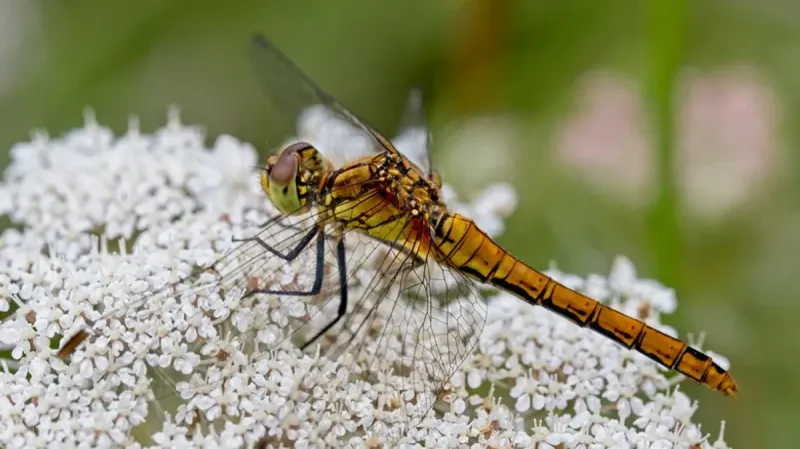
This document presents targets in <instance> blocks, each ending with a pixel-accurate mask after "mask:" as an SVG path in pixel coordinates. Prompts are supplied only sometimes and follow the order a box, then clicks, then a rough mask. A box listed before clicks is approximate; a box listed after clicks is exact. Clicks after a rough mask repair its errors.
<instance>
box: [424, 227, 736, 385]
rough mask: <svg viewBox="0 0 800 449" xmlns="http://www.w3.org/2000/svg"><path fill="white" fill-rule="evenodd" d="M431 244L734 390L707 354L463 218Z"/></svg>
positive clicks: (451, 258)
mask: <svg viewBox="0 0 800 449" xmlns="http://www.w3.org/2000/svg"><path fill="white" fill-rule="evenodd" d="M434 242H435V245H436V246H437V247H438V248H439V250H440V251H441V253H442V256H443V258H445V259H446V262H447V263H448V264H450V265H451V266H453V267H455V268H457V269H459V270H461V271H462V272H464V273H466V274H468V275H470V276H472V277H473V278H476V279H478V280H480V281H481V282H485V283H490V284H492V285H494V286H495V287H498V288H500V289H503V290H505V291H508V292H510V293H512V294H514V295H515V296H517V297H519V298H520V299H522V300H524V301H525V302H528V303H530V304H533V305H537V306H542V307H544V308H546V309H548V310H551V311H553V312H555V313H557V314H559V315H561V316H562V317H564V318H567V319H569V320H570V321H572V322H574V323H576V324H578V325H579V326H582V327H589V328H590V329H592V330H594V331H595V332H598V333H600V334H602V335H604V336H606V337H607V338H609V339H611V340H613V341H614V342H616V343H618V344H620V345H622V346H625V347H626V348H628V349H633V350H636V351H638V352H640V353H642V354H644V355H646V356H647V357H649V358H650V359H652V360H654V361H656V362H658V363H659V364H661V365H663V366H665V367H667V368H669V369H674V370H675V371H678V372H679V373H681V374H684V375H686V376H687V377H690V378H692V379H694V380H696V381H697V382H700V383H702V384H705V385H707V386H708V387H710V388H712V389H715V390H718V391H720V392H722V393H724V394H725V395H729V396H730V395H733V394H735V393H736V391H737V390H738V388H737V386H736V382H735V381H734V380H733V378H732V377H731V376H730V374H728V373H727V372H726V371H725V370H724V369H723V368H722V367H720V366H719V365H718V364H716V363H714V361H713V360H712V359H711V357H709V356H708V355H706V354H703V353H702V352H700V351H698V350H696V349H693V348H691V347H689V345H688V344H686V343H685V342H683V341H681V340H679V339H677V338H673V337H671V336H669V335H667V334H665V333H663V332H661V331H659V330H657V329H655V328H653V327H650V326H648V325H647V324H645V323H644V322H643V321H640V320H638V319H636V318H633V317H630V316H628V315H625V314H624V313H622V312H620V311H618V310H615V309H613V308H611V307H608V306H606V305H604V304H601V303H600V302H598V301H596V300H594V299H592V298H589V297H588V296H585V295H583V294H581V293H578V292H576V291H574V290H572V289H569V288H567V287H565V286H563V285H561V284H559V283H558V282H556V281H554V280H553V279H551V278H550V277H548V276H546V275H544V274H542V273H540V272H539V271H537V270H535V269H533V268H531V267H529V266H528V265H526V264H525V263H523V262H522V261H520V260H518V259H517V258H515V257H514V256H512V255H511V254H509V253H508V251H506V250H505V249H503V248H502V247H501V246H500V245H498V244H497V243H495V242H494V241H493V240H492V239H491V237H489V236H488V235H486V233H484V232H483V231H481V230H480V229H479V228H478V227H477V226H476V225H475V223H474V222H472V220H470V219H468V218H466V217H463V216H461V215H459V214H455V213H446V214H444V215H443V216H442V217H441V219H440V220H439V222H438V223H437V226H436V229H435V233H434Z"/></svg>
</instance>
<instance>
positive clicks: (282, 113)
mask: <svg viewBox="0 0 800 449" xmlns="http://www.w3.org/2000/svg"><path fill="white" fill-rule="evenodd" d="M250 59H251V61H252V64H253V68H254V71H255V74H256V77H257V78H258V79H259V84H260V85H261V87H262V89H263V90H264V91H265V92H266V93H267V96H268V97H269V98H270V99H271V100H272V101H273V103H274V106H275V107H277V109H278V110H277V111H275V114H273V115H275V117H273V120H275V122H276V123H279V124H280V126H279V130H280V132H282V134H283V135H282V136H281V137H282V138H283V139H294V140H296V139H298V138H299V139H302V140H308V141H310V143H311V144H313V145H315V146H316V147H318V148H319V149H320V151H322V152H323V153H324V154H325V155H326V156H328V157H331V158H333V159H334V160H339V162H340V163H341V161H348V160H353V159H355V158H357V157H360V156H365V155H367V154H375V153H379V152H382V151H390V152H396V151H397V150H395V148H394V146H393V145H392V143H391V142H389V140H388V139H386V138H385V137H384V136H382V135H381V134H380V133H378V132H377V131H375V130H374V129H373V128H372V127H370V126H368V125H367V124H366V123H365V122H364V121H363V120H361V119H360V118H359V117H357V116H356V115H355V114H353V113H352V112H350V111H349V110H348V109H347V108H345V107H344V106H342V105H341V104H340V103H339V102H338V101H336V100H335V99H334V98H333V97H332V96H331V95H329V94H327V93H325V91H323V90H322V89H321V88H319V87H318V86H317V85H316V84H314V82H313V81H312V80H311V79H310V78H309V77H308V76H307V75H306V74H305V73H303V71H302V70H300V68H298V67H297V66H296V65H295V64H294V63H293V62H292V61H291V60H290V59H289V58H288V57H287V56H286V55H285V54H283V52H281V51H280V50H279V49H278V48H277V47H275V45H274V44H272V42H270V41H269V40H268V39H267V38H266V37H264V36H263V35H261V34H257V35H255V36H254V37H253V39H252V41H251V44H250ZM337 122H338V123H337ZM323 123H324V125H325V126H320V125H321V124H323ZM296 124H297V126H295V125H296ZM337 124H338V126H337ZM343 141H346V142H347V144H346V145H342V144H338V143H339V142H343ZM331 143H334V145H331ZM331 146H336V148H331Z"/></svg>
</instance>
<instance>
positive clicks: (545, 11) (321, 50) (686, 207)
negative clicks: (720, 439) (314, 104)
mask: <svg viewBox="0 0 800 449" xmlns="http://www.w3.org/2000/svg"><path fill="white" fill-rule="evenodd" d="M798 13H800V4H797V3H794V2H789V1H781V0H765V1H761V2H755V1H753V0H740V1H736V2H731V1H721V0H708V1H704V2H689V1H685V0H666V1H645V2H641V1H634V0H631V1H619V2H596V1H593V0H568V1H559V2H552V1H551V2H544V1H533V0H530V1H525V0H517V1H511V0H426V1H418V0H412V1H406V2H374V1H371V0H353V1H340V2H328V1H324V0H320V1H295V2H282V1H264V0H260V1H251V0H248V1H239V2H238V3H236V4H235V6H233V4H225V3H223V2H218V1H211V0H203V1H201V0H194V1H191V2H190V1H178V0H138V1H136V2H132V1H131V2H105V1H101V0H72V1H69V2H59V1H52V0H49V1H44V0H41V1H33V0H28V1H26V2H15V1H13V0H10V1H9V0H0V148H3V149H5V150H2V151H0V163H2V164H3V165H5V164H6V163H7V160H8V155H7V154H8V152H7V150H8V149H10V148H11V146H12V145H13V144H14V143H15V142H19V141H24V140H27V139H28V136H29V132H30V130H31V129H33V128H46V129H47V130H49V132H50V133H51V134H52V135H60V134H61V133H63V132H65V131H67V130H68V129H70V128H72V127H77V126H82V123H83V116H82V111H83V109H84V107H86V106H91V107H92V108H94V110H95V111H96V113H97V116H98V120H99V121H100V122H101V123H103V124H106V125H109V126H111V127H112V128H114V129H115V130H116V131H117V132H123V131H124V130H125V129H126V127H127V121H128V117H129V115H131V114H136V115H138V116H139V117H141V123H142V125H141V127H142V129H143V130H144V131H152V130H154V129H155V128H157V127H159V126H162V125H163V124H164V123H165V120H166V110H167V107H168V106H169V105H171V104H176V105H179V106H180V107H181V110H182V117H183V120H184V122H185V123H192V124H202V125H203V126H205V127H206V129H207V131H208V136H209V144H211V143H213V141H214V138H215V137H216V136H217V135H219V134H220V133H226V134H233V135H235V136H237V137H238V138H240V139H243V140H246V141H250V142H253V143H254V144H255V145H257V146H258V147H259V149H260V150H262V151H264V150H266V149H267V148H266V145H264V144H263V142H264V141H265V140H267V139H269V138H270V130H269V123H267V122H265V120H264V119H263V117H264V108H265V107H266V106H265V105H266V101H267V100H266V98H265V97H264V95H263V94H262V93H261V92H260V91H259V88H258V86H257V83H256V78H255V76H254V75H253V73H252V70H251V68H250V66H249V65H248V60H247V44H248V39H249V37H250V36H251V34H252V33H253V32H255V31H260V32H263V33H265V34H266V35H267V36H269V37H270V38H271V39H272V40H273V41H274V42H275V43H276V44H277V45H278V47H279V48H281V49H283V50H284V52H286V53H287V54H288V55H290V56H291V57H292V59H294V60H295V61H296V62H297V64H298V65H299V66H300V67H302V68H303V69H304V70H305V71H306V72H307V73H308V74H309V75H310V76H311V77H312V78H313V79H315V80H316V81H317V82H318V83H319V84H320V85H321V86H322V87H323V88H325V89H326V90H328V91H329V92H331V93H332V94H334V96H336V97H337V98H339V99H340V100H341V101H342V103H344V104H346V105H347V106H348V107H349V108H351V109H352V110H354V111H356V112H357V113H359V114H360V115H362V116H364V117H366V118H367V119H368V120H369V121H370V122H371V123H372V124H374V125H375V126H376V127H377V128H378V129H381V130H383V131H384V132H386V133H388V134H389V135H392V132H393V130H395V129H396V126H397V125H398V121H399V118H400V116H401V114H402V111H403V106H404V103H405V100H406V95H407V93H408V90H409V89H410V88H411V87H412V86H420V87H421V88H422V89H423V92H424V95H425V97H426V102H427V113H428V115H429V118H430V121H431V123H432V129H433V133H434V138H435V141H434V144H433V146H432V149H431V152H432V159H433V161H434V164H435V165H436V166H437V167H438V168H439V170H440V171H441V172H442V173H443V176H444V179H445V180H446V182H448V183H449V184H451V185H453V186H455V187H456V188H457V189H458V192H459V194H460V195H461V196H462V197H469V195H470V194H474V193H476V192H477V191H478V190H479V189H481V188H483V187H485V186H487V185H488V184H489V183H492V182H496V181H508V182H510V183H511V184H513V185H514V186H515V188H516V189H517V191H518V192H519V198H520V204H519V208H518V210H517V212H516V213H515V214H514V215H512V217H511V218H510V220H509V221H508V230H507V232H506V233H505V234H504V235H503V236H502V238H501V242H502V243H503V244H505V245H506V246H507V247H509V248H510V249H512V250H513V251H515V252H516V253H517V254H518V255H519V256H520V257H521V258H522V259H524V260H526V261H528V262H529V263H531V264H533V265H534V266H536V267H541V268H546V267H547V266H548V264H549V263H550V261H555V262H557V264H558V267H559V268H560V269H562V270H564V271H567V272H571V273H578V274H582V275H585V274H588V273H607V272H608V270H609V268H610V265H611V261H612V259H613V257H614V256H615V255H618V254H624V255H626V256H628V257H630V258H631V259H632V260H633V261H634V263H635V264H636V266H637V267H638V269H639V270H640V275H642V276H644V277H651V278H655V279H658V280H659V281H661V282H663V283H664V284H666V285H669V286H673V287H675V288H676V290H677V294H678V300H679V307H678V310H677V312H676V314H675V315H672V316H669V317H666V318H665V321H667V323H668V324H670V325H671V326H673V327H674V328H676V329H677V330H678V331H679V332H680V334H681V336H683V337H686V336H687V334H689V333H693V334H694V335H695V336H698V335H699V334H700V333H701V332H705V340H704V348H705V349H711V350H713V351H715V352H718V353H721V354H723V355H725V356H726V357H727V358H728V359H730V361H731V363H732V372H733V374H734V376H735V377H736V379H737V380H738V382H739V385H740V387H741V390H742V391H741V395H740V397H739V398H738V399H736V400H731V399H728V398H725V397H723V396H722V395H720V394H718V393H715V392H712V391H710V390H707V389H705V388H702V387H699V386H696V385H694V384H692V383H690V382H685V383H683V385H682V389H684V391H687V392H688V393H689V394H690V395H691V396H692V397H694V398H697V399H698V400H699V402H700V408H699V411H698V413H697V415H696V416H697V418H698V420H699V421H700V422H702V423H704V428H705V430H706V431H707V432H709V433H711V435H712V439H711V440H712V441H713V440H714V439H715V438H716V435H717V432H718V429H719V422H720V421H721V420H724V421H727V429H726V433H725V437H726V438H725V439H726V440H727V441H728V442H729V443H730V444H732V445H733V446H734V447H738V448H751V447H770V448H777V447H790V442H791V441H793V440H795V438H793V436H794V435H793V432H791V427H792V426H794V425H796V424H795V423H796V421H795V420H796V418H797V416H800V412H797V410H798V406H799V404H800V382H798V380H800V357H798V356H799V355H800V335H798V333H797V328H796V327H795V326H797V319H798V317H799V316H800V302H798V298H797V294H798V287H800V276H798V274H800V272H799V271H798V270H800V268H798V265H795V263H797V260H798V259H797V253H798V251H799V250H800V153H798V151H796V150H794V148H796V147H797V145H798V144H800V127H797V126H792V124H793V122H794V121H795V120H797V118H798V116H800V27H798V26H797V23H796V17H797V15H798Z"/></svg>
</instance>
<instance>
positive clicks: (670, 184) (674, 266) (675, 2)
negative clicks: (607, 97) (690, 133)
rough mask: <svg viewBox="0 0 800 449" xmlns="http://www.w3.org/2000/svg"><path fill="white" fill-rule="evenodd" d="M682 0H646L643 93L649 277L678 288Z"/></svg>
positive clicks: (683, 19) (683, 3)
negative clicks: (649, 162)
mask: <svg viewBox="0 0 800 449" xmlns="http://www.w3.org/2000/svg"><path fill="white" fill-rule="evenodd" d="M685 24H686V2H685V0H651V1H650V2H649V3H648V7H647V17H646V25H647V33H648V35H647V42H648V44H647V46H646V48H647V52H648V73H647V78H646V80H645V89H646V93H645V94H646V98H647V102H648V109H649V115H650V121H651V125H652V128H651V129H652V130H653V138H654V142H655V145H654V146H655V148H656V154H657V158H656V170H655V173H654V174H655V178H656V179H655V186H656V196H655V201H654V203H653V204H652V206H651V208H650V210H649V211H648V217H647V218H648V223H647V228H648V236H649V241H650V247H651V249H652V251H653V260H654V264H655V273H654V274H655V276H656V277H658V278H659V279H662V280H663V281H664V282H666V283H667V284H671V285H674V286H676V287H679V284H680V275H679V270H680V261H681V259H682V254H683V249H682V244H683V238H682V232H681V223H680V217H679V210H680V207H679V206H680V205H679V200H680V199H679V197H678V191H677V183H676V179H675V171H674V170H675V167H676V164H675V129H674V128H675V120H674V118H675V108H674V100H675V80H676V77H677V73H678V70H679V68H680V65H681V60H682V55H683V45H684V31H685Z"/></svg>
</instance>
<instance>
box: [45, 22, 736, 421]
mask: <svg viewBox="0 0 800 449" xmlns="http://www.w3.org/2000/svg"><path fill="white" fill-rule="evenodd" d="M250 56H251V60H252V62H253V65H254V68H255V73H256V74H257V76H258V77H259V84H260V85H261V87H262V88H263V89H264V90H265V91H266V92H267V94H268V96H269V98H270V99H271V100H272V101H273V102H274V104H275V105H277V106H278V108H279V110H281V111H282V113H283V114H285V116H286V117H289V118H290V119H291V120H292V121H294V120H296V117H298V116H300V115H302V114H304V113H305V112H307V111H308V110H309V109H310V108H313V107H316V106H322V107H324V109H325V110H326V111H327V113H329V114H331V115H332V116H333V117H335V118H336V119H337V120H340V121H341V122H342V123H346V124H348V125H349V127H350V128H351V129H353V130H357V132H358V134H359V136H360V138H361V140H359V141H358V143H357V144H358V145H359V146H363V147H364V148H366V149H367V151H366V154H364V155H361V156H359V157H355V158H352V159H351V160H347V161H345V162H343V163H341V164H339V165H338V166H337V165H336V164H335V163H334V162H333V161H332V160H331V159H330V158H329V157H326V153H325V152H324V151H323V150H324V149H322V148H318V146H316V145H313V144H311V143H309V142H307V141H305V140H299V139H295V140H290V141H287V142H286V143H284V144H283V145H281V147H280V148H279V150H280V151H278V152H277V153H275V154H272V155H270V156H269V157H268V159H267V161H266V164H265V166H264V167H263V168H262V169H261V170H260V174H259V180H260V186H261V188H262V190H263V192H264V194H265V196H266V197H267V198H268V199H269V201H270V202H271V204H272V205H273V206H274V208H275V209H276V210H277V212H278V213H277V215H276V216H275V217H273V218H272V219H270V220H269V221H267V223H266V224H264V225H263V227H261V229H260V231H258V232H257V233H255V235H252V236H249V237H244V238H241V239H240V242H239V244H238V245H237V246H236V247H235V248H234V249H232V250H231V251H230V252H229V253H228V254H226V255H224V256H222V257H221V258H220V259H219V260H217V261H216V262H214V263H213V264H212V265H211V266H210V267H209V268H208V269H206V270H204V271H203V279H204V281H202V282H200V281H197V280H196V279H195V280H187V281H185V283H186V284H187V285H188V287H186V289H184V290H186V291H191V292H195V291H199V289H201V288H205V289H211V290H214V291H224V292H235V293H236V294H237V295H238V296H237V298H238V299H239V300H241V301H250V302H251V303H252V304H264V303H267V302H271V303H272V304H273V305H275V304H277V305H278V306H283V305H286V304H290V303H291V304H299V309H298V312H297V313H295V314H292V315H291V316H289V317H286V318H283V319H279V320H278V321H280V325H281V329H280V331H279V334H277V336H275V335H271V336H269V337H268V338H267V337H265V338H262V339H261V340H259V341H262V342H264V341H266V342H269V343H267V345H268V347H276V346H277V344H278V343H280V342H284V341H288V340H291V341H292V342H293V343H296V344H298V345H299V346H300V347H301V349H304V350H305V349H308V348H316V350H317V351H319V352H320V353H321V354H322V355H325V356H327V357H328V358H329V359H334V360H339V361H342V363H344V364H346V366H349V367H355V365H356V364H358V366H359V367H366V369H365V370H363V374H364V375H365V376H368V375H369V374H370V373H383V374H384V375H386V373H390V372H391V373H394V374H397V376H398V377H400V378H402V379H404V380H403V382H404V384H403V386H404V387H405V388H407V389H408V390H409V391H412V392H413V393H414V396H413V398H412V400H410V401H409V405H408V406H406V407H404V408H403V416H404V418H403V419H404V420H405V423H406V425H407V427H408V426H414V425H416V424H417V423H419V422H420V421H421V420H422V418H423V417H424V416H425V415H426V414H427V413H428V412H429V411H430V410H431V408H432V407H433V404H434V403H435V402H436V400H437V398H438V397H439V394H440V393H441V392H442V391H443V390H444V389H445V388H446V384H447V382H448V381H449V380H450V379H451V377H452V376H453V375H454V373H455V372H456V371H457V370H458V369H459V367H460V366H461V365H462V364H463V363H464V361H465V359H467V357H468V356H469V355H470V353H471V352H472V351H473V349H474V348H475V346H476V343H477V341H478V338H479V337H480V334H481V331H482V329H483V326H484V323H485V321H486V315H487V307H488V306H487V302H486V300H485V298H484V295H483V294H482V292H483V289H485V288H491V289H498V290H503V291H506V292H508V293H510V294H512V295H514V296H516V297H518V298H519V299H521V300H522V301H525V302H526V303H528V304H530V305H531V306H539V307H544V308H545V309H547V310H550V311H552V312H554V313H555V314H557V315H559V316H561V317H564V318H566V319H568V320H570V321H572V322H573V323H575V324H576V325H578V326H581V327H588V328H589V329H591V330H593V331H595V332H597V333H599V334H601V335H603V336H605V337H607V338H608V339H610V340H612V341H614V342H616V343H618V344H620V345H622V346H624V347H625V348H628V349H630V350H634V351H638V352H639V353H641V354H644V355H645V356H647V357H649V358H650V359H652V360H654V361H655V362H657V363H658V364H660V365H662V366H663V367H665V368H667V369H669V370H674V371H676V372H678V373H681V374H683V375H685V376H687V377H689V378H691V379H693V380H695V381H696V382H699V383H701V384H704V385H706V386H708V387H710V388H712V389H714V390H717V391H719V392H721V393H722V394H724V395H726V396H734V395H735V394H736V392H737V391H738V386H737V384H736V382H735V381H734V380H733V378H732V377H731V375H730V374H729V373H728V372H726V370H725V369H723V368H722V367H721V366H720V365H719V364H718V363H716V362H715V361H714V360H713V359H712V358H711V357H710V356H708V355H706V354H704V353H703V352H700V351H698V350H697V349H694V348H692V347H691V346H689V345H688V344H687V343H686V342H684V341H681V340H679V339H677V338H674V337H672V336H669V335H667V334H665V333H664V332H661V331H659V330H657V329H655V328H653V327H651V326H648V325H647V324H646V323H645V322H643V321H641V320H639V319H636V318H633V317H630V316H627V315H625V314H623V313H622V312H620V311H617V310H615V309H613V308H611V307H609V306H607V305H605V304H602V303H600V302H599V301H597V300H595V299H592V298H590V297H587V296H585V295H583V294H582V293H580V292H577V291H575V290H573V289H570V288H568V287H566V286H564V285H562V284H561V283H559V282H557V281H556V280H554V279H553V278H551V277H549V276H547V275H545V274H543V273H542V272H540V271H537V270H536V269H534V268H532V267H531V266H529V265H528V264H526V263H525V262H523V261H521V260H520V259H518V258H516V257H515V256H514V255H512V254H511V253H510V252H509V251H508V250H507V249H505V248H503V247H502V246H501V245H500V244H498V243H497V242H495V241H494V240H493V239H492V238H491V237H490V236H489V235H488V234H487V233H486V232H484V231H483V230H482V229H481V228H480V227H479V226H478V225H477V224H476V222H474V221H473V220H472V219H470V218H468V217H466V216H465V215H462V214H460V213H457V212H455V211H453V210H450V209H448V207H447V205H446V204H445V202H444V200H443V198H442V191H441V188H442V181H441V178H440V176H439V174H438V173H437V172H436V170H434V169H433V168H431V164H430V162H429V161H427V157H423V158H421V159H420V158H419V157H417V158H416V159H417V160H412V158H411V157H410V156H409V155H405V154H403V153H402V152H400V151H399V150H398V149H397V148H396V147H395V145H394V144H393V143H392V142H391V141H390V140H389V139H387V138H386V137H385V136H384V135H383V134H381V133H380V132H378V131H377V130H376V129H375V128H374V127H372V126H370V125H368V124H367V122H366V121H364V120H363V119H361V118H360V117H358V116H357V115H356V114H354V113H353V112H351V111H350V110H349V109H347V108H345V107H344V106H343V105H342V104H341V103H339V102H338V101H337V100H336V99H334V98H333V97H332V96H331V95H330V94H328V93H326V92H325V91H323V90H322V89H321V88H320V87H318V86H317V85H316V84H315V83H314V82H313V81H312V80H311V79H310V78H309V77H308V76H307V75H305V74H304V73H303V71H302V70H301V69H300V68H299V67H298V66H297V65H295V63H293V62H292V61H291V60H290V59H289V58H288V57H287V56H286V55H285V54H284V53H283V52H281V51H280V50H279V49H278V48H277V47H276V46H275V45H274V44H273V43H272V42H270V41H269V40H268V39H267V38H266V37H264V36H263V35H256V36H254V37H253V39H252V42H251V46H250ZM408 109H409V111H408V112H409V113H408V114H407V116H408V117H411V118H410V119H409V122H410V123H411V124H412V126H415V124H419V123H420V122H423V121H424V114H423V112H422V107H421V99H420V97H419V95H413V96H412V99H411V101H410V102H409V108H408ZM355 144H356V143H354V145H355ZM301 259H302V260H303V265H302V266H303V267H308V269H307V270H306V271H307V273H305V274H306V278H307V279H306V280H305V281H304V282H301V281H297V282H294V283H291V285H292V286H293V287H291V288H287V287H285V286H283V285H279V283H276V282H275V281H274V277H275V276H274V272H275V271H276V270H278V271H279V270H280V268H279V267H280V266H281V264H293V263H296V262H297V261H299V260H301ZM366 266H368V267H369V270H368V271H364V270H363V268H364V267H366ZM364 272H369V273H373V274H374V275H373V276H372V277H365V276H363V275H361V276H359V273H362V274H363V273H364ZM301 284H303V285H301ZM172 290H178V288H177V287H174V286H173V287H172ZM266 313H270V312H269V311H267V312H266ZM312 323H313V324H312ZM231 329H233V330H234V331H235V329H234V327H231ZM262 330H263V329H259V328H254V329H252V330H250V332H253V333H256V332H261V331H262ZM89 334H90V332H89V331H80V332H78V333H77V334H75V335H74V336H73V337H72V338H70V339H69V340H68V341H67V342H66V343H65V345H64V346H63V347H62V348H61V350H60V352H59V356H60V357H62V358H65V359H66V358H68V357H69V356H70V354H72V353H74V351H75V350H76V348H78V347H79V346H81V345H82V343H83V342H84V341H85V340H86V338H87V337H88V336H89Z"/></svg>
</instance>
